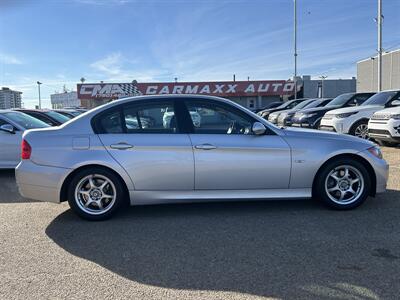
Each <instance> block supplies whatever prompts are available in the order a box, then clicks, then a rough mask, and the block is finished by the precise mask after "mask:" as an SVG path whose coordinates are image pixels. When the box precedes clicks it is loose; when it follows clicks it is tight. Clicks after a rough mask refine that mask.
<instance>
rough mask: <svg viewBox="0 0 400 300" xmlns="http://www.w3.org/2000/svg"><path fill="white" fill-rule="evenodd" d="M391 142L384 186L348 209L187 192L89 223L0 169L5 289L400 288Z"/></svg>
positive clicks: (127, 294) (296, 295)
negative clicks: (23, 191)
mask: <svg viewBox="0 0 400 300" xmlns="http://www.w3.org/2000/svg"><path fill="white" fill-rule="evenodd" d="M384 154H385V158H386V159H387V160H388V161H389V162H390V164H391V171H390V182H389V191H388V192H387V193H386V194H384V195H380V196H378V197H376V198H372V199H369V201H368V202H367V203H365V204H364V205H363V206H362V207H360V208H359V209H357V210H354V211H348V212H336V211H330V210H327V209H325V208H324V207H322V206H321V205H319V204H318V203H315V202H313V201H281V202H262V203H261V202H256V203H223V204H196V205H191V204H187V205H168V206H152V207H136V208H130V209H128V210H127V211H125V212H123V213H121V214H120V215H119V216H118V217H116V218H114V219H112V220H110V221H107V222H101V223H90V222H85V221H82V220H80V219H78V218H77V217H76V216H75V215H73V214H72V213H71V211H70V210H69V209H68V206H67V205H66V204H62V205H55V204H48V203H39V202H31V201H27V200H25V199H23V198H21V197H19V196H18V194H17V190H16V186H15V183H14V177H13V173H12V172H0V219H1V224H0V283H1V284H0V299H17V298H18V299H35V298H37V299H39V298H40V299H48V298H55V299H57V298H69V299H105V298H107V299H167V298H170V299H177V298H180V299H205V298H209V299H244V298H247V299H258V298H263V297H265V298H274V299H398V297H399V295H400V281H399V280H400V149H389V148H386V149H384Z"/></svg>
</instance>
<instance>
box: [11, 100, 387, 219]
mask: <svg viewBox="0 0 400 300" xmlns="http://www.w3.org/2000/svg"><path fill="white" fill-rule="evenodd" d="M191 111H196V112H197V113H198V114H199V115H200V117H201V122H200V124H198V125H199V126H195V124H193V119H192V117H191V115H190V112H191ZM166 112H173V117H172V118H171V120H170V121H169V122H163V117H164V115H165V113H166ZM148 120H151V122H149V121H148ZM129 122H130V123H132V122H134V123H135V124H137V126H128V123H129ZM22 149H23V150H22V158H23V159H22V161H21V163H20V164H19V165H18V167H17V169H16V178H17V183H18V186H19V190H20V192H21V194H22V195H23V196H25V197H28V198H33V199H37V200H42V201H50V202H56V203H59V202H62V201H68V202H69V204H70V206H71V208H72V209H73V210H74V211H75V212H76V213H77V214H78V215H79V216H81V217H83V218H86V219H89V220H102V219H106V218H109V217H110V216H112V215H113V214H114V213H115V212H116V211H117V210H118V209H119V208H120V207H121V206H122V205H123V204H124V203H129V204H131V205H145V204H154V203H171V202H175V203H177V202H195V201H199V202H202V201H214V200H215V201H221V200H229V201H232V200H242V199H252V200H256V199H259V200H261V199H304V198H311V197H315V198H316V199H318V200H320V201H322V202H324V203H325V204H326V205H328V206H330V207H333V208H336V209H351V208H355V207H357V206H359V205H360V204H361V203H363V202H364V201H365V200H366V199H367V198H368V196H374V195H375V194H376V193H380V192H384V191H385V189H386V182H387V177H388V165H387V163H386V161H385V160H384V159H382V154H381V152H380V149H379V148H378V147H377V146H376V145H374V144H373V143H371V142H369V141H365V140H362V139H358V138H355V137H352V136H347V135H339V134H336V133H328V132H319V131H315V130H303V129H280V128H277V127H276V126H274V125H272V124H270V123H269V122H267V121H265V120H264V119H263V118H261V117H259V116H257V115H256V114H254V113H252V112H250V111H249V110H247V109H245V108H243V107H241V106H239V105H237V104H235V103H233V102H231V101H229V100H226V99H222V98H216V97H209V96H187V95H186V96H184V95H164V96H143V97H134V98H127V99H123V100H118V101H114V102H111V103H108V104H106V105H103V106H100V107H98V108H96V109H94V110H91V111H89V112H87V113H85V114H83V115H81V116H79V117H77V118H75V119H73V120H71V121H69V122H67V123H65V124H63V125H62V126H60V127H57V128H49V129H39V130H29V131H28V132H26V133H25V134H24V136H23V142H22Z"/></svg>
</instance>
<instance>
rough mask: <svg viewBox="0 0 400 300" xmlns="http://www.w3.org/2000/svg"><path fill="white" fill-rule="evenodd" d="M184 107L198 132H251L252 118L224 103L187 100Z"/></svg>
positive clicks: (195, 130) (195, 131)
mask: <svg viewBox="0 0 400 300" xmlns="http://www.w3.org/2000/svg"><path fill="white" fill-rule="evenodd" d="M186 107H187V109H188V111H189V114H190V119H191V121H192V123H193V128H194V133H198V134H252V132H251V126H252V123H253V122H252V120H251V118H250V117H246V116H245V114H244V113H241V112H240V111H237V110H236V109H234V108H228V107H226V106H225V105H218V104H217V105H216V104H215V103H208V102H201V101H187V102H186Z"/></svg>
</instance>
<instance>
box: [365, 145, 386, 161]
mask: <svg viewBox="0 0 400 300" xmlns="http://www.w3.org/2000/svg"><path fill="white" fill-rule="evenodd" d="M367 150H368V152H369V153H371V154H372V155H373V156H375V157H377V158H379V159H382V158H383V156H382V152H381V149H379V147H377V146H374V147H371V148H368V149H367Z"/></svg>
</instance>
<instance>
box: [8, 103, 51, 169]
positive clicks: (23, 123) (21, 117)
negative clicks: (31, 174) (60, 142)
mask: <svg viewBox="0 0 400 300" xmlns="http://www.w3.org/2000/svg"><path fill="white" fill-rule="evenodd" d="M45 127H49V125H47V124H46V123H43V122H42V121H40V120H38V119H35V118H33V117H31V116H28V115H26V114H24V113H21V112H16V111H13V110H0V169H12V168H15V167H16V166H17V164H18V163H19V162H20V161H21V141H22V133H23V132H24V131H25V130H27V129H32V128H45Z"/></svg>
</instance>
